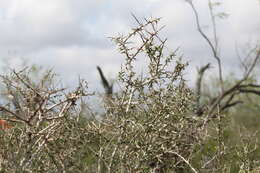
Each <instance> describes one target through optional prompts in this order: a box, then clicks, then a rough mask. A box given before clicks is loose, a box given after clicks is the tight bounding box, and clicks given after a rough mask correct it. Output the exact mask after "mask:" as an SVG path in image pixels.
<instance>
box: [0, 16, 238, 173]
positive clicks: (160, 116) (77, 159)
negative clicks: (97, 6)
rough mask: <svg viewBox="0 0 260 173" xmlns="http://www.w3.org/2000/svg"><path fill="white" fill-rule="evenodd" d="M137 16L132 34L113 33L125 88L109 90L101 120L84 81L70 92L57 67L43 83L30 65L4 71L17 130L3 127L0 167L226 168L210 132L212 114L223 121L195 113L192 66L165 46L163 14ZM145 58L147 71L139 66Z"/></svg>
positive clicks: (9, 116) (9, 113) (4, 112)
mask: <svg viewBox="0 0 260 173" xmlns="http://www.w3.org/2000/svg"><path fill="white" fill-rule="evenodd" d="M136 21H137V22H138V27H136V28H134V29H133V30H132V31H131V32H130V33H129V34H128V35H121V36H119V37H114V38H112V40H113V41H114V42H115V43H116V44H117V46H118V48H119V51H120V53H121V54H122V55H124V57H125V63H124V64H123V65H122V67H121V71H120V73H119V84H120V88H121V90H120V91H119V92H118V93H115V94H113V95H106V96H105V98H104V100H105V103H106V105H105V108H106V111H105V113H104V115H103V116H102V119H101V120H100V119H99V120H98V119H93V117H95V116H98V115H97V114H95V113H94V112H92V111H91V110H89V109H86V104H85V103H84V102H83V100H84V99H83V98H84V97H88V96H89V95H91V94H90V93H88V92H87V91H86V88H87V86H86V83H85V82H84V81H80V83H79V87H77V88H76V89H75V90H74V91H67V90H65V89H63V88H61V89H60V88H59V87H58V85H57V84H56V85H55V81H56V80H57V79H56V78H55V75H54V74H53V73H52V72H51V71H47V72H46V73H44V74H43V75H42V77H41V79H38V80H37V81H35V80H32V78H31V76H30V74H31V73H30V72H31V70H30V69H24V70H22V71H19V72H16V71H13V72H12V73H11V74H7V75H3V76H1V78H2V82H3V83H2V84H3V86H2V87H3V91H4V93H6V94H7V96H8V97H7V99H6V101H4V102H3V103H2V104H1V106H0V110H1V119H3V120H6V121H8V122H9V123H10V125H11V126H12V127H13V128H10V129H6V130H1V131H0V172H44V173H46V172H71V173H77V172H93V173H94V172H99V173H101V172H111V173H112V172H122V173H124V172H125V173H134V172H140V173H141V172H177V173H181V172H185V173H186V172H198V170H200V171H201V172H203V171H204V172H208V171H210V170H214V171H216V172H217V171H221V170H224V169H221V167H222V166H223V165H224V163H223V162H220V161H219V159H215V152H218V149H219V150H220V148H218V146H220V144H222V143H221V142H222V138H221V137H222V136H223V133H224V132H223V131H219V134H217V136H219V138H218V137H216V138H215V137H213V138H212V137H211V136H209V134H208V129H207V125H208V124H209V123H210V122H211V121H209V118H210V120H212V121H219V122H220V121H221V122H224V121H225V120H224V119H222V118H221V116H219V118H215V117H214V116H210V117H208V119H207V121H206V122H205V117H204V116H203V115H200V116H198V115H197V114H196V113H195V112H196V110H195V108H196V95H195V94H194V92H193V91H192V90H191V89H190V88H189V87H188V86H187V84H186V81H185V80H184V79H183V72H184V70H185V67H186V66H187V65H188V64H187V63H183V61H182V60H181V58H180V56H178V55H177V53H178V52H177V50H176V51H174V52H169V51H166V50H167V49H165V48H166V46H165V44H166V39H161V38H160V36H159V31H160V30H161V29H162V28H161V27H160V26H159V24H158V22H159V19H150V20H144V23H142V22H141V21H139V20H138V19H136ZM140 59H141V60H144V61H145V63H144V64H143V65H144V69H145V70H146V73H144V74H141V73H140V72H138V69H137V68H136V65H137V63H140ZM141 62H142V61H141ZM84 107H85V109H84V110H83V108H84ZM83 111H85V112H83ZM86 114H87V115H88V116H91V117H92V119H89V118H88V117H87V115H86ZM219 129H221V128H219ZM209 138H210V139H211V140H212V143H210V140H209ZM206 144H207V145H206ZM210 144H212V146H211V147H210ZM224 147H225V146H224ZM205 150H208V151H205ZM213 150H214V151H213ZM220 151H221V150H220ZM241 153H242V152H240V154H241ZM221 164H222V165H221ZM203 165H204V166H205V167H204V168H203ZM213 168H214V169H213Z"/></svg>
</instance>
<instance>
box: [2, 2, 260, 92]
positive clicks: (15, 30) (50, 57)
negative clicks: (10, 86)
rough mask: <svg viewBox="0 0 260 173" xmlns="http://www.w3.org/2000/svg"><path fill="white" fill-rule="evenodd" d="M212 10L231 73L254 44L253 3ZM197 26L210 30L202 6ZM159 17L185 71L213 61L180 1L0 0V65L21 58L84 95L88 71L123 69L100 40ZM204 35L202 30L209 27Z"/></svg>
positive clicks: (258, 8)
mask: <svg viewBox="0 0 260 173" xmlns="http://www.w3.org/2000/svg"><path fill="white" fill-rule="evenodd" d="M222 1H223V6H222V8H221V9H219V11H225V12H226V13H229V14H230V16H229V18H228V19H226V20H222V21H219V22H218V24H219V28H218V32H219V38H220V45H221V50H222V55H223V58H224V60H223V61H224V62H225V66H224V70H225V71H232V70H236V69H235V68H234V67H235V66H234V64H237V59H236V58H235V57H236V56H235V45H238V46H243V45H244V44H246V43H247V42H254V41H259V39H260V2H259V0H222ZM194 2H195V6H196V8H197V9H198V11H199V15H200V17H201V22H202V25H203V26H207V25H209V24H210V22H209V11H208V9H207V0H194ZM131 13H134V14H135V15H136V16H137V17H139V18H143V17H162V21H161V24H162V25H166V27H165V29H164V30H163V31H162V35H163V36H167V37H168V47H170V48H172V49H173V50H174V49H176V48H177V47H180V54H183V56H184V57H185V58H186V60H188V61H189V62H190V64H191V68H190V69H189V70H188V71H187V78H188V79H189V80H191V81H192V78H193V77H194V75H190V74H195V73H194V72H195V70H196V69H195V67H196V66H199V65H203V64H206V63H207V62H214V60H213V59H212V57H211V54H210V52H209V49H208V46H207V44H205V41H204V40H202V39H201V36H200V35H199V34H198V32H197V31H196V27H195V21H194V16H193V13H192V11H191V8H190V6H189V5H188V4H187V3H185V2H184V0H131V1H127V0H0V60H1V64H2V65H3V64H9V65H10V66H11V67H16V66H19V64H20V63H21V58H23V59H28V60H30V61H31V62H32V63H36V64H39V65H42V66H44V67H46V68H49V67H51V68H54V70H55V71H56V72H57V73H59V74H60V75H61V77H62V78H64V80H65V82H66V83H67V84H71V83H74V82H75V81H77V79H78V75H80V76H82V77H84V78H85V79H87V80H88V81H89V83H90V86H91V87H92V88H96V86H99V82H100V81H99V76H98V73H97V71H96V65H100V66H101V67H102V68H103V69H104V71H105V73H106V74H108V75H109V76H111V77H110V78H114V77H115V75H116V72H118V71H119V69H120V64H121V63H122V62H123V59H122V56H120V55H119V53H118V52H117V50H116V47H115V45H114V44H113V43H112V42H111V41H110V39H108V37H110V36H116V35H117V34H118V33H126V32H127V31H129V30H130V28H131V27H133V26H135V23H134V20H133V18H132V17H131ZM205 29H206V31H209V30H210V28H208V29H207V27H205Z"/></svg>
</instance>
